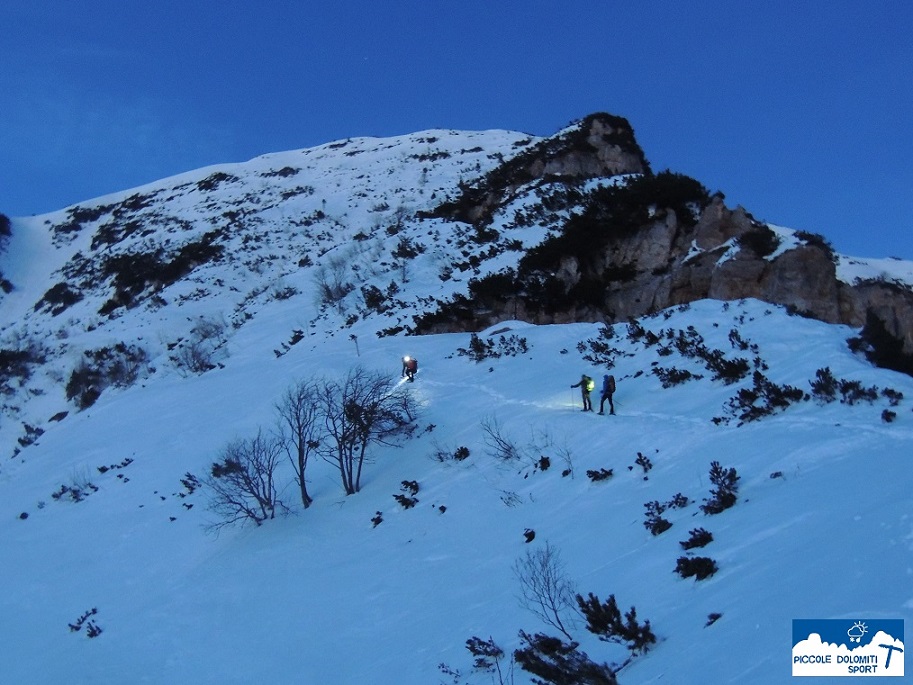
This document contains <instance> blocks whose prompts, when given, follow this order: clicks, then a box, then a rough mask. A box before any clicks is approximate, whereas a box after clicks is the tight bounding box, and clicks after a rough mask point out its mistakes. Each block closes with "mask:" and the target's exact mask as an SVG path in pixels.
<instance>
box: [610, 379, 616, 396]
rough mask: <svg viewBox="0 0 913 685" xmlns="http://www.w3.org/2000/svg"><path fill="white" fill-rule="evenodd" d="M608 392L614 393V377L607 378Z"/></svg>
mask: <svg viewBox="0 0 913 685" xmlns="http://www.w3.org/2000/svg"><path fill="white" fill-rule="evenodd" d="M609 392H610V393H611V392H615V376H609Z"/></svg>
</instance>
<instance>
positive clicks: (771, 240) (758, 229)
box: [738, 224, 780, 257]
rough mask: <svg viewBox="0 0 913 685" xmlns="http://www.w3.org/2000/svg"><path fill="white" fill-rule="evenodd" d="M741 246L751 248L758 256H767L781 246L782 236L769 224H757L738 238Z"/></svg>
mask: <svg viewBox="0 0 913 685" xmlns="http://www.w3.org/2000/svg"><path fill="white" fill-rule="evenodd" d="M738 244H739V247H741V248H743V249H746V250H751V251H752V252H754V253H755V254H756V255H757V256H758V257H767V256H768V255H771V254H773V253H774V252H776V251H777V248H778V247H780V237H779V236H778V235H777V234H776V233H774V231H773V230H772V229H771V228H770V227H769V226H764V225H762V224H755V225H754V226H753V227H752V228H751V229H750V230H748V231H746V232H745V233H743V234H742V235H740V236H739V238H738Z"/></svg>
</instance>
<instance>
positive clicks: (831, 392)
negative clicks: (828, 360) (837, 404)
mask: <svg viewBox="0 0 913 685" xmlns="http://www.w3.org/2000/svg"><path fill="white" fill-rule="evenodd" d="M810 383H811V386H812V397H814V398H815V400H816V401H818V402H820V403H821V404H827V403H829V402H833V401H834V400H836V399H837V379H836V378H834V374H833V373H832V372H831V369H830V367H828V366H825V367H824V368H823V369H818V370H817V371H816V372H815V380H813V381H810Z"/></svg>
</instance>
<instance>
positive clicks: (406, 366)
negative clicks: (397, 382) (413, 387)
mask: <svg viewBox="0 0 913 685" xmlns="http://www.w3.org/2000/svg"><path fill="white" fill-rule="evenodd" d="M416 371H418V360H417V359H415V358H414V357H410V356H408V355H406V356H405V357H403V373H402V375H401V376H400V377H401V378H405V379H407V380H408V381H409V382H410V383H411V382H412V381H414V380H415V372H416Z"/></svg>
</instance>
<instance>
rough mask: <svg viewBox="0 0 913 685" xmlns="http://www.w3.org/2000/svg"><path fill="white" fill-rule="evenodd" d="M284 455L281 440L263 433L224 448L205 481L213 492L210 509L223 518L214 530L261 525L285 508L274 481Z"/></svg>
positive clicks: (214, 526) (215, 525) (236, 441)
mask: <svg viewBox="0 0 913 685" xmlns="http://www.w3.org/2000/svg"><path fill="white" fill-rule="evenodd" d="M281 454H282V445H281V443H280V442H279V440H277V439H276V438H274V437H271V436H267V435H264V434H263V433H262V432H258V433H257V436H256V437H254V438H247V439H239V440H235V441H234V442H231V443H229V444H228V445H227V446H226V447H225V449H224V450H223V451H222V454H221V456H220V457H219V460H218V461H216V462H214V463H213V464H212V466H211V467H210V474H209V476H208V477H207V478H206V480H205V481H204V484H205V485H206V486H207V488H208V489H209V491H210V493H211V497H210V501H209V509H210V510H211V511H213V512H214V513H215V514H216V515H217V516H219V518H220V521H219V522H217V523H215V524H214V525H213V526H212V527H213V528H216V529H218V528H221V527H223V526H227V525H231V524H233V523H244V522H246V521H253V522H254V523H255V524H256V525H258V526H259V525H261V524H262V523H263V522H264V521H266V520H267V519H272V518H275V516H276V509H281V508H284V507H285V505H284V504H283V503H282V502H281V500H280V499H279V494H278V489H277V487H276V481H275V476H276V469H277V468H278V466H279V462H280V458H281Z"/></svg>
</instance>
